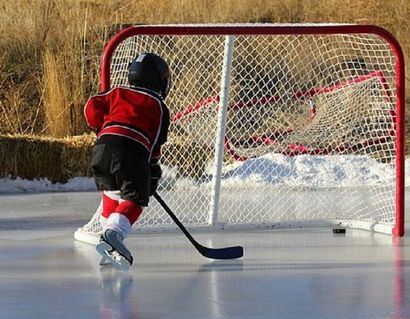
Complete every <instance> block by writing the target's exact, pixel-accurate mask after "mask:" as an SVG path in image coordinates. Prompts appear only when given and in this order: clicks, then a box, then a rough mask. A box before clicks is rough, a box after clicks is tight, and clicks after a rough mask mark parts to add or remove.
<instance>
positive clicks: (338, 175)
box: [0, 154, 410, 194]
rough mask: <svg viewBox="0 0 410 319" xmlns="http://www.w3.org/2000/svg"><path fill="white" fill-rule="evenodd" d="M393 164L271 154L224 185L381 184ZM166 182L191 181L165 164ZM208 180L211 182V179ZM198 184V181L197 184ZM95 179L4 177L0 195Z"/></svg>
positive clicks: (81, 187)
mask: <svg viewBox="0 0 410 319" xmlns="http://www.w3.org/2000/svg"><path fill="white" fill-rule="evenodd" d="M409 164H410V160H406V171H405V172H406V186H410V184H409V183H410V182H409V181H410V179H409V178H410V166H409ZM392 170H393V167H392V166H391V165H385V164H381V163H379V162H377V161H375V160H372V159H370V158H368V157H365V156H308V155H303V156H293V157H289V156H284V155H281V154H267V155H264V156H261V157H259V158H254V159H249V160H247V161H245V162H243V163H236V164H235V165H232V166H230V167H227V168H226V169H225V170H224V174H223V181H222V183H223V184H230V183H235V184H238V183H244V182H247V183H268V184H272V185H288V186H318V187H321V186H323V187H332V186H337V185H343V186H355V185H358V184H360V185H380V184H381V183H385V182H386V180H387V181H388V180H389V178H391V177H389V176H392V175H391V174H392ZM164 179H165V181H164V182H165V183H167V184H169V185H172V184H175V182H177V183H178V184H180V183H183V184H185V185H186V184H187V183H188V184H189V181H187V180H186V179H185V180H178V181H176V179H175V172H174V170H167V169H166V168H165V167H164ZM204 183H205V184H206V183H210V181H209V179H207V181H206V182H204ZM195 184H196V185H198V182H197V181H196V183H195ZM95 190H96V187H95V184H94V180H93V179H92V178H89V177H75V178H72V179H70V180H69V181H68V182H67V183H65V184H61V183H55V184H53V183H51V182H50V181H49V180H48V179H40V180H24V179H20V178H17V179H11V178H3V179H0V194H1V193H2V194H5V193H26V192H54V191H58V192H61V191H95Z"/></svg>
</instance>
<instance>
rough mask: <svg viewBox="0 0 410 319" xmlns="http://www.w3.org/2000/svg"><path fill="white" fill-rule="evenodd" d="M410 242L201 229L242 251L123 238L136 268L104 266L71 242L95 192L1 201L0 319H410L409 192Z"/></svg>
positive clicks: (166, 237)
mask: <svg viewBox="0 0 410 319" xmlns="http://www.w3.org/2000/svg"><path fill="white" fill-rule="evenodd" d="M406 193H407V194H406V195H407V200H406V201H407V205H406V207H407V212H406V217H407V223H406V232H407V233H406V236H405V237H404V238H393V237H391V236H388V235H382V234H374V233H370V232H367V231H360V230H349V229H348V230H347V232H346V234H345V235H334V234H333V233H332V230H331V229H319V230H316V229H309V230H275V231H266V230H265V231H246V232H239V231H235V232H233V231H230V232H213V233H203V232H202V233H194V234H193V235H194V237H195V238H196V239H197V240H198V241H199V242H201V243H202V244H204V245H207V246H211V247H218V246H219V247H223V246H230V245H242V246H244V249H245V255H244V257H243V258H242V259H240V260H231V261H229V260H227V261H212V260H207V259H205V258H204V257H202V256H201V255H199V254H198V253H197V251H196V250H195V249H194V248H193V247H192V245H191V244H190V242H189V241H188V240H187V239H186V238H185V237H184V236H183V235H182V233H165V234H139V235H134V236H132V237H130V238H129V239H128V246H129V248H130V250H131V251H132V252H133V254H134V259H135V264H134V265H133V266H132V268H131V269H130V271H129V272H119V271H117V270H115V269H113V268H109V267H105V268H100V267H99V266H98V262H99V257H98V256H97V253H96V252H95V250H94V247H92V246H90V245H87V244H84V243H80V242H76V241H74V239H73V233H74V231H75V230H76V229H77V227H79V226H82V225H83V224H85V223H86V222H87V221H88V220H89V219H90V218H91V216H92V214H93V213H94V210H95V208H96V207H97V205H98V202H99V194H98V193H97V192H78V193H72V192H71V193H69V192H65V193H41V194H24V195H21V194H16V195H0V253H1V261H0V318H7V319H12V318H16V319H17V318H18V319H22V318H41V319H44V318H76V319H79V318H87V319H92V318H127V319H129V318H140V319H157V318H167V319H172V318H178V319H186V318H190V319H194V318H195V319H202V318H204V319H213V318H232V319H236V318H238V319H241V318H244V319H245V318H246V319H256V318H282V319H283V318H291V319H297V318H303V319H310V318H312V319H313V318H314V319H339V318H343V319H346V318H352V319H353V318H360V319H366V318H369V319H384V318H386V319H387V318H389V319H404V318H410V223H409V221H410V213H409V207H410V206H409V205H408V204H409V203H410V200H409V198H410V196H409V195H410V190H409V191H407V192H406Z"/></svg>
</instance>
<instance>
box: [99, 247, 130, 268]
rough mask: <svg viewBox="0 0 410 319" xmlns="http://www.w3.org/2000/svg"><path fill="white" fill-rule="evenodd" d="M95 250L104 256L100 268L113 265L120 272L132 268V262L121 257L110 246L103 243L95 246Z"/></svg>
mask: <svg viewBox="0 0 410 319" xmlns="http://www.w3.org/2000/svg"><path fill="white" fill-rule="evenodd" d="M95 249H96V250H97V252H98V253H99V254H100V255H101V256H102V258H101V260H100V266H106V265H107V264H111V265H113V266H115V267H116V268H118V269H120V270H123V271H127V270H129V268H130V266H131V264H130V262H129V261H128V260H127V259H126V258H124V257H123V256H121V255H120V254H119V253H118V252H117V251H115V250H114V249H113V248H112V246H111V245H110V244H108V243H106V242H104V241H103V242H100V243H99V244H98V245H97V246H95ZM102 263H103V264H102Z"/></svg>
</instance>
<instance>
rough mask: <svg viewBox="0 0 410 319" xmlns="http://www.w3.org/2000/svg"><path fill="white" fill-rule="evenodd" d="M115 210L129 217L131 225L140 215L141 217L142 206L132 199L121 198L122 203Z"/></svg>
mask: <svg viewBox="0 0 410 319" xmlns="http://www.w3.org/2000/svg"><path fill="white" fill-rule="evenodd" d="M115 212H116V213H120V214H121V215H124V216H125V217H127V218H128V220H129V221H130V223H131V225H133V224H134V223H135V222H136V221H137V219H138V217H140V215H141V213H142V207H141V206H138V205H137V204H135V203H134V202H132V201H130V200H124V201H122V200H121V202H120V204H119V205H118V206H117V208H116V209H115Z"/></svg>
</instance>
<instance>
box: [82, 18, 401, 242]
mask: <svg viewBox="0 0 410 319" xmlns="http://www.w3.org/2000/svg"><path fill="white" fill-rule="evenodd" d="M367 31H368V32H367ZM228 37H229V39H230V41H231V42H230V47H229V41H227V39H228ZM229 49H230V50H231V51H230V52H231V55H230V56H229V54H228V55H227V52H229ZM227 50H228V51H227ZM141 52H154V53H157V54H159V55H160V56H162V57H164V58H165V60H167V61H168V63H169V64H170V68H171V71H172V82H173V84H172V89H171V93H170V95H169V97H168V98H167V100H166V103H167V105H168V107H169V109H170V111H171V114H172V124H171V128H170V136H169V141H168V143H167V144H166V145H165V146H164V149H163V157H162V166H163V169H164V176H163V179H162V181H161V183H160V186H159V189H158V192H159V193H160V194H161V196H162V197H163V198H164V200H165V201H166V202H167V203H168V204H169V205H170V207H172V209H173V210H174V211H175V213H176V214H177V215H178V217H179V218H180V219H181V221H182V222H183V223H184V224H186V225H187V226H188V227H190V228H196V229H198V228H212V229H215V228H216V229H217V228H230V227H231V228H235V227H257V228H263V227H269V228H280V227H303V226H314V227H316V226H322V225H329V226H332V225H343V226H347V227H348V226H351V227H357V228H366V229H371V230H375V231H381V232H386V233H390V234H391V233H392V232H393V233H395V234H398V235H402V230H401V229H402V214H403V207H402V206H403V204H402V203H403V196H404V195H403V191H402V186H401V185H403V180H404V178H403V176H402V175H403V174H402V171H403V149H402V144H403V140H402V134H403V133H402V130H403V128H402V123H403V122H402V119H403V113H404V109H403V99H404V98H403V93H402V89H403V86H404V85H402V84H403V83H401V82H403V79H402V77H403V75H402V74H401V73H400V72H401V71H400V70H401V65H400V64H401V63H402V57H401V55H400V53H401V51H400V47H399V46H398V44H397V43H396V42H395V40H394V38H392V37H391V36H390V35H389V34H388V33H387V32H385V31H384V30H383V29H379V28H375V27H371V26H354V25H335V26H331V25H325V26H323V25H322V26H320V25H319V26H317V25H316V26H315V25H304V26H301V25H299V26H298V25H296V26H292V25H253V26H249V25H239V26H238V25H234V26H226V25H220V26H136V27H131V28H128V29H126V30H124V31H122V32H121V33H120V34H119V35H117V36H116V37H114V38H113V40H112V41H111V42H110V43H109V45H108V46H107V48H106V50H105V55H104V60H103V63H102V86H103V89H108V88H112V87H116V86H128V83H127V68H128V65H129V63H130V61H132V59H133V58H135V56H136V55H138V53H141ZM228 80H229V81H228ZM222 94H226V98H225V99H223V98H222ZM223 100H224V101H225V103H224V104H223ZM224 116H225V118H226V121H224ZM221 125H222V127H221ZM220 134H223V136H222V137H221V136H220ZM218 141H219V142H218ZM221 141H222V144H223V145H221ZM218 149H220V150H221V149H222V150H223V152H222V153H220V152H219V153H218V151H217V150H218ZM218 156H219V159H218V158H216V157H218ZM218 165H219V166H218ZM218 167H219V170H218ZM135 227H136V228H138V229H139V230H140V231H142V230H149V231H159V230H167V229H174V228H175V226H173V223H172V221H171V219H170V218H169V217H168V216H167V215H165V214H164V212H163V210H162V209H161V207H160V206H159V205H158V204H157V203H156V202H155V200H151V202H150V205H149V207H148V208H147V209H145V211H144V214H143V216H142V217H141V218H140V220H139V221H138V223H137V225H136V226H135ZM100 230H101V229H100V227H99V223H98V213H97V214H96V215H95V216H93V218H92V219H91V221H90V222H89V223H88V224H87V225H85V226H84V227H83V228H81V229H79V230H78V231H77V235H78V234H79V233H82V234H91V235H92V234H98V232H99V231H100Z"/></svg>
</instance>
